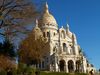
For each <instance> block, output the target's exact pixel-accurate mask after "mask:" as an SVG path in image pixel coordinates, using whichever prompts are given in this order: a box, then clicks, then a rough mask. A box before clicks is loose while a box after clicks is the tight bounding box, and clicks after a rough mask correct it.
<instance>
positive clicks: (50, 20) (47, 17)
mask: <svg viewBox="0 0 100 75" xmlns="http://www.w3.org/2000/svg"><path fill="white" fill-rule="evenodd" d="M45 24H47V25H53V26H57V22H56V20H55V18H54V17H53V15H51V14H50V13H49V10H48V4H47V3H46V4H45V7H44V12H43V14H42V15H41V17H40V19H39V26H40V27H41V26H42V25H45Z"/></svg>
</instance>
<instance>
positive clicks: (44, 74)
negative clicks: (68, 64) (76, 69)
mask: <svg viewBox="0 0 100 75" xmlns="http://www.w3.org/2000/svg"><path fill="white" fill-rule="evenodd" d="M40 75H87V74H85V73H75V74H74V73H65V72H41V74H40Z"/></svg>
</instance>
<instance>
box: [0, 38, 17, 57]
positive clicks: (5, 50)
mask: <svg viewBox="0 0 100 75" xmlns="http://www.w3.org/2000/svg"><path fill="white" fill-rule="evenodd" d="M0 54H2V55H6V56H10V57H15V56H16V52H15V51H14V46H13V44H12V43H10V41H9V40H8V39H5V41H4V42H3V43H0Z"/></svg>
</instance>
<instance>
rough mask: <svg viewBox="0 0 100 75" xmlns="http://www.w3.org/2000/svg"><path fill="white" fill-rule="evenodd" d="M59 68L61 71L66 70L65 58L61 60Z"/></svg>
mask: <svg viewBox="0 0 100 75" xmlns="http://www.w3.org/2000/svg"><path fill="white" fill-rule="evenodd" d="M59 68H60V71H65V61H64V60H60V61H59Z"/></svg>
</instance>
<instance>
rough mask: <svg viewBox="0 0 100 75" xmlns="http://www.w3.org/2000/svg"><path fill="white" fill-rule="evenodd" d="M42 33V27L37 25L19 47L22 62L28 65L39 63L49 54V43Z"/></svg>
mask: <svg viewBox="0 0 100 75" xmlns="http://www.w3.org/2000/svg"><path fill="white" fill-rule="evenodd" d="M41 34H42V32H41V31H40V29H39V28H38V27H36V28H35V29H33V31H32V33H30V34H29V36H28V37H27V38H26V39H25V40H23V41H22V43H21V45H20V48H19V61H20V62H23V63H26V64H28V65H30V64H35V65H37V64H39V62H40V61H42V59H43V58H44V57H45V56H46V55H47V53H48V52H49V51H48V49H49V43H48V41H47V40H46V39H45V38H44V37H43V36H42V35H41Z"/></svg>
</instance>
